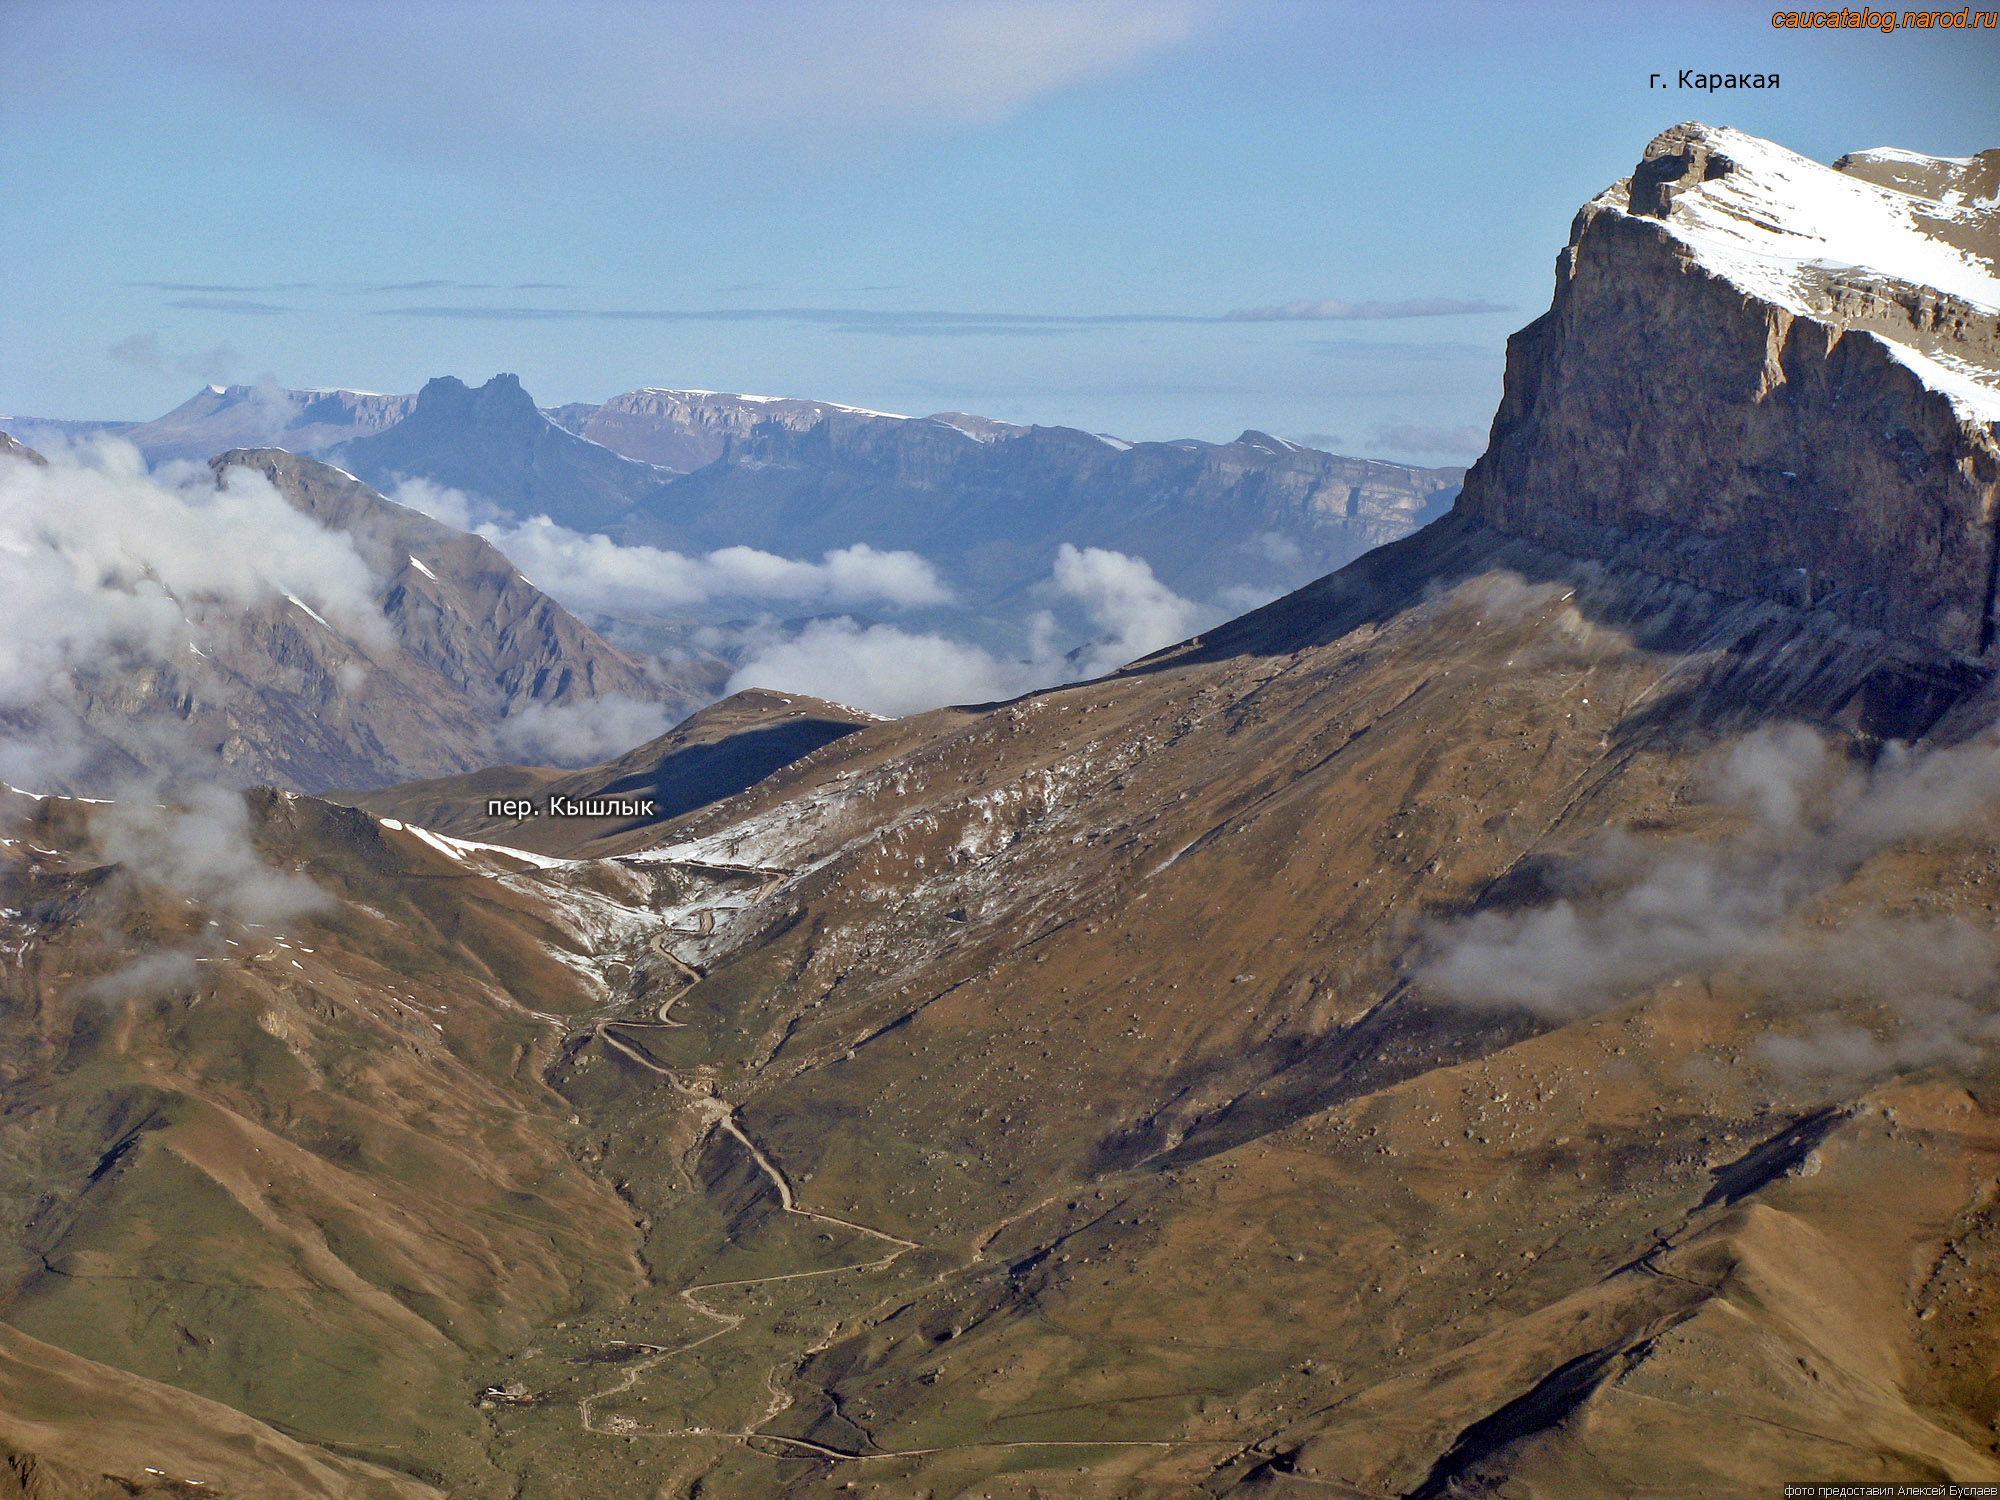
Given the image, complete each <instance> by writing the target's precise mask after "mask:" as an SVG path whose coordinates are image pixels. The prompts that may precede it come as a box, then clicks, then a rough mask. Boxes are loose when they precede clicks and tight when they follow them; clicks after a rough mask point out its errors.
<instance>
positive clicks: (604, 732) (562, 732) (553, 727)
mask: <svg viewBox="0 0 2000 1500" xmlns="http://www.w3.org/2000/svg"><path fill="white" fill-rule="evenodd" d="M672 727H673V720H672V718H671V717H670V716H669V715H668V713H667V711H666V710H665V709H664V708H662V707H661V706H660V705H659V704H657V703H642V702H640V701H638V700H637V699H634V698H625V697H620V696H618V695H616V694H607V695H606V696H604V697H601V698H592V699H588V700H586V701H584V702H580V703H533V702H530V703H526V704H523V705H522V706H521V707H519V708H517V709H516V710H515V711H514V712H513V713H511V714H509V715H508V716H507V717H506V718H505V719H504V720H502V721H501V723H500V725H499V727H498V729H497V730H496V731H495V732H494V745H495V748H496V749H498V750H499V752H500V753H501V754H502V755H503V756H505V757H507V758H508V759H509V760H513V761H517V762H520V763H523V764H526V765H536V766H587V765H593V764H595V763H596V762H598V761H601V760H605V759H608V758H609V757H611V756H613V755H618V754H622V753H623V752H624V751H627V750H630V749H631V748H632V747H633V746H635V745H643V744H644V743H645V742H646V741H648V740H651V739H656V738H658V737H659V736H660V735H662V734H665V733H666V732H667V730H669V729H671V728H672Z"/></svg>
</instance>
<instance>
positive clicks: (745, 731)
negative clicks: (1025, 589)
mask: <svg viewBox="0 0 2000 1500" xmlns="http://www.w3.org/2000/svg"><path fill="white" fill-rule="evenodd" d="M876 722H878V720H877V719H876V717H875V716H874V715H873V714H865V713H862V712H860V711H859V710H857V709H852V708H848V707H847V706H845V705H844V704H839V703H825V702H822V701H820V700H819V699H817V698H807V697H803V696H801V695H799V694H784V693H773V692H768V691H766V690H765V689H763V688H751V689H749V690H747V691H745V692H741V693H733V694H731V695H730V696H729V697H727V698H724V699H723V700H722V701H721V702H719V703H711V704H710V705H709V706H708V707H707V708H704V709H701V710H700V711H699V712H697V713H694V714H692V715H690V716H689V717H688V718H687V719H686V720H685V721H683V722H682V723H680V724H678V725H676V726H675V727H674V728H673V729H672V730H670V731H669V732H668V733H666V734H663V735H661V736H660V737H659V738H658V739H653V740H648V741H647V742H646V743H645V744H643V745H640V746H638V747H637V748H636V749H633V750H628V751H626V752H625V754H623V755H621V756H618V757H617V758H616V759H614V760H609V761H606V762H605V763H604V764H602V765H597V766H589V767H586V768H585V769H583V770H580V771H568V772H564V771H557V770H553V769H550V768H547V767H542V766H491V767H488V768H487V769H485V770H482V771H475V772H472V773H471V774H470V775H463V776H445V777H439V778H436V779H434V780H430V781H416V782H410V783H407V784H405V785H402V786H392V787H384V788H383V789H381V790H380V791H375V792H362V793H358V794H348V793H333V794H331V800H333V801H337V802H342V803H345V804H347V805H348V806H351V807H359V808H364V809H366V810H367V811H369V812H371V813H373V814H375V815H376V816H377V817H384V818H396V819H399V820H401V821H403V822H406V823H414V824H417V825H418V826H420V827H424V828H428V829H430V830H431V831H432V832H434V833H443V834H449V835H451V836H453V837H455V838H461V839H472V840H475V841H491V842H495V843H500V844H504V845H507V846H508V847H511V848H517V849H527V850H532V851H534V852H536V853H541V854H555V855H561V856H563V857H565V858H570V859H574V858H579V857H582V856H585V855H588V854H591V853H594V852H595V849H596V845H598V844H599V843H601V842H603V841H605V840H607V839H611V840H617V839H621V838H623V837H624V836H626V835H629V834H631V833H633V832H635V831H636V830H638V829H643V828H653V827H657V826H658V825H660V824H662V823H668V822H671V821H673V820H674V819H676V818H679V817H682V816H684V815H685V814H687V813H690V812H693V811H695V810H696V809H698V808H703V807H706V806H708V805H709V804H710V803H713V802H720V801H722V800H723V798H725V797H733V796H734V795H736V793H738V792H741V791H744V790H747V789H748V788H750V787H752V786H755V785H756V784H757V783H758V782H760V781H762V780H763V779H764V778H765V777H767V776H769V775H771V774H772V773H773V772H775V771H778V770H781V769H782V768H784V767H785V766H788V765H790V764H792V763H793V762H794V761H796V760H800V759H802V758H803V757H805V756H808V755H810V754H812V753H813V752H814V751H815V750H818V749H820V748H821V747H822V746H824V745H828V744H831V743H832V742H833V741H835V740H837V739H840V738H841V737H843V736H845V735H849V734H852V733H854V731H855V730H857V729H859V728H861V727H862V726H864V725H867V724H873V723H876ZM598 799H610V800H612V801H614V802H618V803H629V802H644V803H646V804H648V805H649V809H650V810H648V811H645V812H643V813H635V814H625V813H622V812H617V811H613V812H611V813H609V814H607V815H603V816H590V817H585V816H578V815H573V814H572V815H564V816H554V815H551V813H550V811H549V810H550V808H551V807H552V806H553V805H556V804H559V803H562V804H567V803H571V802H587V801H591V800H598ZM496 800H497V801H502V802H515V803H522V802H525V803H529V804H532V805H533V807H534V809H535V811H534V812H533V813H529V814H521V813H518V812H509V813H503V814H499V815H489V813H488V811H487V808H488V804H489V803H490V802H493V801H496Z"/></svg>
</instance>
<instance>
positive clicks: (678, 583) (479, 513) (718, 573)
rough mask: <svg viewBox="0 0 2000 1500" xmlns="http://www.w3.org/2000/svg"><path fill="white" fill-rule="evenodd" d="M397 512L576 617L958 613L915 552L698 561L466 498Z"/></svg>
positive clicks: (716, 554) (403, 493) (404, 489)
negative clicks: (925, 609) (727, 610)
mask: <svg viewBox="0 0 2000 1500" xmlns="http://www.w3.org/2000/svg"><path fill="white" fill-rule="evenodd" d="M394 498H395V499H396V501H397V502H398V503H399V504H402V505H407V506H409V507H410V508H411V509H412V510H420V511H422V512H423V513H424V514H425V515H427V516H431V517H433V518H435V519H436V520H440V521H443V522H444V523H445V524H446V525H448V526H457V527H459V528H460V529H461V530H466V531H473V532H476V533H477V534H478V535H480V536H483V537H485V538H486V540H488V541H489V542H491V543H493V545H494V546H496V547H498V548H499V549H500V550H501V551H502V552H504V553H506V554H507V558H508V561H510V562H512V563H513V564H514V566H515V567H517V568H519V569H520V570H521V572H522V573H524V574H525V575H526V576H527V577H528V578H530V579H532V580H533V581H534V583H535V586H536V587H537V588H539V589H541V590H542V591H543V592H544V593H546V594H549V595H550V596H552V597H553V598H555V599H557V600H560V601H561V602H562V603H563V604H565V605H567V606H568V607H569V608H571V609H580V610H585V611H590V612H597V613H606V614H616V613H619V612H621V611H639V612H653V611H658V610H662V609H674V608H683V607H685V606H688V605H691V604H704V603H707V602H708V601H709V600H712V599H745V600H773V601H778V600H782V601H784V602H786V603H793V604H809V605H829V604H830V605H836V606H838V605H857V604H887V605H892V606H895V607H898V608H913V607H919V606H925V605H938V604H950V603H951V602H952V592H951V590H950V588H948V587H947V586H946V584H945V582H944V580H943V579H942V578H940V577H939V576H938V572H937V569H936V568H934V567H933V566H932V565H931V564H930V563H929V561H927V560H926V559H925V558H923V557H921V556H919V555H918V554H917V553H915V552H908V551H894V552H885V551H882V550H880V549H878V548H875V547H871V546H869V545H868V544H867V543H866V542H856V543H855V544H854V545H853V546H851V547H839V548H835V549H834V550H832V551H830V552H827V553H825V554H823V555H822V556H821V558H820V560H819V561H818V562H806V561H803V560H801V559H798V558H791V557H780V556H779V555H778V554H777V553H775V552H765V551H762V550H760V549H758V548H755V547H722V548H718V549H717V550H716V551H713V552H708V553H703V554H701V555H698V556H691V555H689V554H687V553H684V552H674V551H670V550H668V549H666V548H663V547H646V546H636V547H628V546H623V545H621V544H620V543H617V542H614V541H612V540H611V538H610V537H608V536H605V535H603V534H602V533H592V534H590V535H585V534H584V533H582V532H577V531H572V530H570V529H569V528H568V527H567V526H562V525H558V524H557V523H556V522H554V521H552V520H550V519H549V518H548V517H547V516H530V517H529V518H528V519H527V520H525V521H509V520H505V519H502V518H500V517H499V516H498V515H497V513H496V511H495V509H494V507H492V506H490V505H486V504H484V503H482V502H481V501H479V500H478V499H477V498H476V497H472V496H468V495H466V494H464V493H462V492H461V491H458V490H452V489H446V488H443V487H441V486H438V485H435V484H431V483H429V482H428V481H424V480H404V481H403V482H402V483H401V484H400V485H398V486H397V488H396V491H395V496H394Z"/></svg>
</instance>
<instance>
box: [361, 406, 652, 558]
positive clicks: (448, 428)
mask: <svg viewBox="0 0 2000 1500" xmlns="http://www.w3.org/2000/svg"><path fill="white" fill-rule="evenodd" d="M328 456H329V457H332V458H333V459H335V461H337V462H338V463H340V464H341V465H343V466H344V467H346V468H349V469H352V470H353V471H354V472H355V473H356V474H358V475H360V476H361V478H363V479H365V480H367V481H369V482H370V483H371V484H376V485H380V486H383V487H385V488H386V487H388V486H391V485H393V484H394V483H395V482H396V481H397V480H398V479H400V478H419V479H428V480H431V481H432V482H434V483H436V484H441V485H447V486H449V487H451V488H454V489H460V490H464V491H466V492H467V493H469V494H474V495H478V496H481V497H483V498H484V499H487V500H490V501H492V502H493V503H494V504H496V505H499V506H501V507H502V508H503V509H506V510H511V511H515V512H518V513H519V514H522V515H529V514H532V513H534V512H537V511H539V512H541V513H543V514H546V515H550V516H553V517H555V518H556V519H557V520H558V521H561V522H563V524H565V525H568V526H574V527H576V528H578V529H579V530H586V531H590V530H602V529H604V528H605V527H606V526H608V525H611V524H612V523H613V522H615V521H616V520H617V519H618V518H619V517H621V516H623V515H624V514H625V513H626V512H627V510H629V509H630V507H631V504H632V501H633V499H634V498H635V497H637V496H638V495H641V494H644V493H645V492H647V491H648V490H651V489H652V488H654V487H655V486H656V485H657V484H658V483H659V482H660V480H661V479H663V478H665V477H667V476H666V475H664V474H663V473H661V471H660V470H658V469H656V468H654V467H653V466H652V465H651V464H645V463H639V462H637V461H635V460H633V459H629V458H625V457H623V456H621V455H619V454H617V453H613V452H612V451H611V450H610V449H609V448H605V447H602V446H600V445H599V444H597V443H593V442H590V441H588V440H587V439H584V438H580V437H578V436H577V435H576V434H575V433H573V432H566V431H565V430H563V429H562V428H561V427H558V426H557V425H556V424H555V423H553V422H551V421H550V420H549V419H548V418H547V417H545V416H543V415H542V413H541V412H540V411H539V410H538V409H537V408H536V406H535V403H534V400H533V398H531V397H530V396H529V395H528V393H527V392H526V391H524V390H523V389H522V388H521V381H520V378H519V377H518V376H514V375H495V376H494V377H493V378H492V379H491V380H489V381H487V382H486V384H484V385H482V386H479V387H476V388H475V387H471V386H468V385H466V384H465V382H464V381H462V380H458V379H456V378H454V377H452V376H449V375H446V376H442V377H440V378H439V379H437V380H433V381H430V382H428V383H427V384H426V385H425V386H424V388H423V389H422V390H421V391H419V392H418V393H417V398H416V404H415V406H414V408H413V409H412V410H411V412H410V414H409V415H408V416H407V417H405V418H404V419H403V420H402V421H400V422H398V423H397V424H396V425H395V426H393V427H390V428H388V429H386V430H384V431H382V432H380V433H377V434H375V435H373V436H370V437H362V438H356V439H354V440H353V441H351V442H348V443H344V444H342V445H340V446H339V447H337V448H334V449H331V450H329V453H328Z"/></svg>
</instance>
